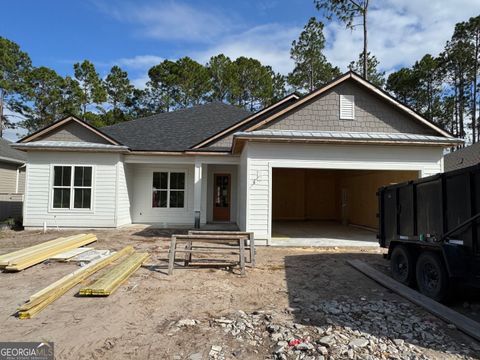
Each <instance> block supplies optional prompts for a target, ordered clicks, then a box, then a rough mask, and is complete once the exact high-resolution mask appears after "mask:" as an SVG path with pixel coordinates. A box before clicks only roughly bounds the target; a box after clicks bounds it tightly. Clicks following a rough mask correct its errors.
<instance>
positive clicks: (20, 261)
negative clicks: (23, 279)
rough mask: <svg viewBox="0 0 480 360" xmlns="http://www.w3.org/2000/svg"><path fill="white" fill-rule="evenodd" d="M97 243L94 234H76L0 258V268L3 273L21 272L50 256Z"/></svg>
mask: <svg viewBox="0 0 480 360" xmlns="http://www.w3.org/2000/svg"><path fill="white" fill-rule="evenodd" d="M95 241H97V237H96V236H95V235H94V234H78V235H73V236H68V237H61V238H58V239H55V240H50V241H47V242H43V243H41V244H38V245H34V246H30V247H27V248H25V249H22V250H18V251H14V252H11V253H8V254H4V255H1V256H0V268H2V269H4V270H5V271H21V270H24V269H26V268H28V267H30V266H32V265H36V264H38V263H41V262H43V261H45V260H47V259H49V258H50V257H52V256H55V255H58V254H60V253H63V252H66V251H69V250H72V249H76V248H79V247H81V246H84V245H87V244H91V243H92V242H95Z"/></svg>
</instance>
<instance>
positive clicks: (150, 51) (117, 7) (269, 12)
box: [0, 0, 480, 140]
mask: <svg viewBox="0 0 480 360" xmlns="http://www.w3.org/2000/svg"><path fill="white" fill-rule="evenodd" d="M371 4H372V8H371V10H370V16H369V22H370V28H369V32H370V36H369V43H370V50H371V51H372V52H373V53H374V54H375V55H376V56H377V58H379V60H380V63H381V67H382V69H383V70H385V71H387V73H388V72H391V71H393V70H395V69H397V68H399V67H401V66H405V65H411V64H412V63H413V62H414V61H415V60H417V59H419V58H420V57H421V56H423V55H424V54H425V53H427V52H429V53H432V54H434V55H436V54H438V52H440V51H441V50H442V48H443V46H444V44H445V41H446V40H447V39H448V38H449V37H450V36H451V33H452V30H453V26H454V24H455V23H456V22H459V21H463V20H466V19H468V18H469V17H471V16H476V15H478V14H480V1H478V0H456V1H447V0H435V1H433V0H416V1H410V0H405V1H400V0H382V1H378V0H372V1H371ZM3 10H4V11H3V14H4V16H2V21H0V35H1V36H4V37H6V38H8V39H11V40H13V41H15V42H17V43H18V44H19V45H20V46H21V47H22V49H23V50H25V51H27V52H28V53H29V54H30V56H31V58H32V60H33V63H34V65H35V66H41V65H45V66H48V67H51V68H53V69H55V70H56V71H57V72H58V73H60V74H61V75H67V74H71V73H72V66H73V63H75V62H78V61H82V60H83V59H89V60H91V61H93V62H94V63H95V65H96V66H97V69H98V70H99V72H100V73H101V75H102V76H105V74H106V73H107V72H108V70H109V69H110V67H111V66H112V65H114V64H117V65H120V66H121V67H122V68H124V69H126V70H127V71H128V73H129V75H130V78H131V80H132V81H133V82H134V83H135V84H136V85H137V86H142V85H143V84H144V83H145V81H146V72H147V70H148V69H149V68H150V67H151V66H153V65H155V64H157V63H158V62H160V61H162V59H165V58H169V59H176V58H179V57H182V56H191V57H192V58H194V59H196V60H198V61H200V62H206V61H207V60H208V58H209V57H210V56H212V55H215V54H218V53H225V54H226V55H229V56H230V57H232V58H236V57H238V56H240V55H245V56H252V57H255V58H258V59H259V60H261V61H262V62H263V63H264V64H268V65H271V66H273V68H274V69H275V70H276V71H279V72H282V73H288V72H289V71H290V70H291V68H292V62H291V60H290V58H289V49H290V45H291V42H292V41H293V40H294V39H295V38H297V37H298V35H299V33H300V31H301V29H302V27H303V25H304V24H305V23H306V22H307V20H308V18H309V17H311V16H317V17H318V18H320V19H322V14H321V13H319V12H318V11H317V10H316V9H315V7H314V5H313V0H257V1H253V0H243V1H219V0H210V1H206V0H200V1H193V0H183V1H173V0H170V1H163V0H157V1H151V0H137V1H134V0H115V1H114V0H68V1H66V0H42V1H39V0H15V1H8V2H6V3H5V4H4V5H3ZM5 14H8V16H5ZM324 21H325V22H326V27H325V35H326V38H327V49H326V55H327V57H328V59H329V61H331V62H333V63H334V64H335V65H338V66H340V67H341V68H342V70H345V69H346V66H347V65H348V63H349V62H350V61H351V60H354V59H356V57H357V56H358V53H359V52H360V51H361V47H362V34H361V31H360V29H358V30H357V31H354V32H352V31H350V30H346V29H345V28H344V26H343V25H342V24H338V23H336V22H328V21H327V20H326V19H324ZM17 132H18V130H13V131H11V130H10V131H7V135H6V137H7V138H9V139H12V140H14V139H15V138H16V133H17Z"/></svg>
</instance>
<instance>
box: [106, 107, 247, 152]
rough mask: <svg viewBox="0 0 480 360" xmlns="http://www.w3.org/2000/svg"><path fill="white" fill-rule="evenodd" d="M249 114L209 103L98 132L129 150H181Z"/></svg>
mask: <svg viewBox="0 0 480 360" xmlns="http://www.w3.org/2000/svg"><path fill="white" fill-rule="evenodd" d="M250 114H251V113H250V112H248V111H246V110H244V109H241V108H238V107H236V106H233V105H227V104H224V103H221V102H212V103H207V104H204V105H198V106H194V107H191V108H188V109H182V110H177V111H173V112H168V113H161V114H156V115H152V116H148V117H144V118H140V119H136V120H131V121H127V122H124V123H120V124H116V125H112V126H107V127H104V128H102V129H101V130H102V131H103V132H104V133H105V134H107V135H109V136H111V137H113V138H114V139H116V140H118V141H119V142H121V143H122V144H123V145H126V146H128V147H129V148H130V149H131V150H138V151H141V150H145V151H184V150H187V149H189V148H191V147H192V146H194V145H196V144H198V143H199V142H201V141H202V140H205V139H206V138H208V137H210V136H212V135H214V134H216V133H218V132H219V131H221V130H223V129H225V128H228V127H229V126H231V125H233V124H235V123H236V122H238V121H240V120H241V119H243V118H245V117H247V116H249V115H250Z"/></svg>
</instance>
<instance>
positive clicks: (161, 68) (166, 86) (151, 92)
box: [146, 60, 179, 112]
mask: <svg viewBox="0 0 480 360" xmlns="http://www.w3.org/2000/svg"><path fill="white" fill-rule="evenodd" d="M177 74H178V66H177V63H176V62H174V61H171V60H165V61H163V62H161V63H160V64H158V65H155V66H153V67H152V68H150V70H148V77H149V78H150V81H149V82H148V83H147V93H146V96H147V97H148V100H147V104H149V109H150V111H152V112H164V111H170V110H172V109H173V108H174V107H175V104H177V102H178V99H179V93H178V87H177V86H176V84H177V79H178V78H177Z"/></svg>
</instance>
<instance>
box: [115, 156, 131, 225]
mask: <svg viewBox="0 0 480 360" xmlns="http://www.w3.org/2000/svg"><path fill="white" fill-rule="evenodd" d="M117 169H118V192H117V196H118V199H117V207H118V208H117V226H122V225H127V224H131V223H132V218H131V216H130V194H129V191H128V185H129V183H130V182H131V181H132V180H133V179H132V173H131V165H128V164H125V163H123V161H119V162H118V164H117ZM132 185H133V184H132Z"/></svg>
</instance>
